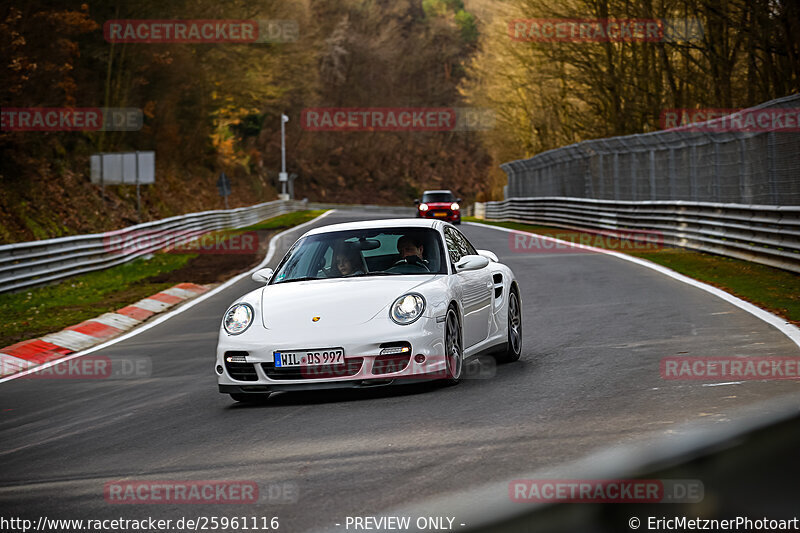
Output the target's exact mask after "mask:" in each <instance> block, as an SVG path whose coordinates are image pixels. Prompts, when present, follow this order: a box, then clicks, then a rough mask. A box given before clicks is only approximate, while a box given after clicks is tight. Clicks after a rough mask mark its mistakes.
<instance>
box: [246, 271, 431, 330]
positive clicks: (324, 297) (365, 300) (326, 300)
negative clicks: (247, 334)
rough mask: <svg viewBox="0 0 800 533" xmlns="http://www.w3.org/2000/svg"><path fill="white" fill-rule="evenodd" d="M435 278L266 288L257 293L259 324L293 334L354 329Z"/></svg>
mask: <svg viewBox="0 0 800 533" xmlns="http://www.w3.org/2000/svg"><path fill="white" fill-rule="evenodd" d="M435 277H436V275H435V274H432V275H411V276H374V277H372V276H370V277H364V278H350V279H342V278H338V279H321V280H313V281H295V282H284V283H277V284H275V285H267V286H266V287H264V288H263V289H262V291H261V316H262V321H263V324H264V327H265V328H267V329H271V330H283V329H294V330H296V329H297V328H298V326H301V327H302V326H304V325H308V326H311V325H312V324H313V323H318V324H319V326H322V327H326V328H328V327H344V326H358V325H360V324H364V323H365V322H367V321H369V320H370V319H372V318H373V317H375V315H377V314H378V313H380V312H381V311H383V310H385V309H387V308H388V306H389V305H391V304H392V302H394V300H395V298H397V297H398V296H401V295H403V294H405V293H407V292H411V291H413V290H415V289H416V288H417V287H419V286H420V285H423V284H424V283H426V282H428V281H430V280H432V279H434V278H435ZM386 313H387V318H388V311H386ZM315 317H319V318H318V319H317V320H314V318H315Z"/></svg>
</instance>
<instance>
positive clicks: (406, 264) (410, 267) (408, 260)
mask: <svg viewBox="0 0 800 533" xmlns="http://www.w3.org/2000/svg"><path fill="white" fill-rule="evenodd" d="M430 271H431V270H430V269H429V268H428V266H427V265H426V264H425V262H424V261H423V260H422V259H420V258H419V257H417V256H416V255H410V256H408V257H404V258H402V259H399V260H397V261H396V262H395V264H393V265H392V266H390V267H389V268H387V269H386V272H397V273H400V274H417V273H424V272H430Z"/></svg>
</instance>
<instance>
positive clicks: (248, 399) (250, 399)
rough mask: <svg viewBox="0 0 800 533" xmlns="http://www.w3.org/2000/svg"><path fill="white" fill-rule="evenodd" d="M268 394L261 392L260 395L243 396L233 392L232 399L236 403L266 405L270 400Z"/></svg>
mask: <svg viewBox="0 0 800 533" xmlns="http://www.w3.org/2000/svg"><path fill="white" fill-rule="evenodd" d="M269 394H270V393H268V392H260V393H258V394H243V393H239V392H232V393H231V399H232V400H233V401H235V402H242V403H264V402H266V401H267V398H269Z"/></svg>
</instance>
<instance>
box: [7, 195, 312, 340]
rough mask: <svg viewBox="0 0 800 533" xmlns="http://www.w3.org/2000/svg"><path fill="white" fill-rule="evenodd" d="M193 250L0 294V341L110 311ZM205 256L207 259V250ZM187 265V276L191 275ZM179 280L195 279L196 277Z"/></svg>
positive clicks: (152, 286)
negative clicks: (0, 317)
mask: <svg viewBox="0 0 800 533" xmlns="http://www.w3.org/2000/svg"><path fill="white" fill-rule="evenodd" d="M323 212H324V211H297V212H293V213H287V214H284V215H280V216H277V217H273V218H270V219H267V220H265V221H263V222H259V223H258V224H254V225H252V226H250V227H248V228H242V229H241V230H237V232H239V231H259V230H268V231H270V232H275V231H281V230H283V229H286V228H290V227H294V226H297V225H299V224H302V223H304V222H307V221H309V220H312V219H313V218H315V217H317V216H319V215H320V214H322V213H323ZM197 257H198V255H197V254H191V253H187V254H176V253H157V254H154V255H153V256H151V257H150V258H146V259H145V258H140V259H137V260H135V261H132V262H130V263H125V264H123V265H118V266H115V267H112V268H109V269H106V270H100V271H97V272H90V273H88V274H82V275H80V276H74V277H71V278H67V279H64V280H61V281H59V282H58V283H56V284H53V285H45V286H42V287H34V288H30V289H23V290H22V291H20V292H14V293H6V294H0V316H4V317H6V319H5V321H4V323H3V328H2V330H0V347H3V346H8V345H10V344H14V343H15V342H19V341H23V340H26V339H32V338H36V337H41V336H42V335H46V334H48V333H52V332H54V331H60V330H62V329H63V328H65V327H68V326H72V325H75V324H78V323H79V322H82V321H84V320H88V319H90V318H94V317H96V316H98V315H101V314H103V313H108V312H112V311H115V310H117V309H119V308H121V307H124V306H126V305H129V304H132V303H134V302H136V301H138V300H141V299H142V298H147V297H148V296H151V295H153V294H155V293H157V292H159V291H162V290H164V289H167V288H169V287H172V286H174V285H176V284H177V283H179V282H180V281H174V279H173V280H171V281H168V282H165V281H159V280H163V279H171V278H176V276H177V277H180V276H179V275H178V273H179V271H180V270H181V269H186V268H187V266H188V265H189V263H190V262H191V261H192V260H193V259H195V258H197ZM204 259H212V260H213V258H209V257H208V256H206V257H205V258H204ZM191 272H192V271H191V270H190V269H188V270H187V276H189V277H191ZM182 281H187V282H196V280H195V279H182Z"/></svg>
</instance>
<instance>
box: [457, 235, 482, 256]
mask: <svg viewBox="0 0 800 533" xmlns="http://www.w3.org/2000/svg"><path fill="white" fill-rule="evenodd" d="M456 235H457V236H458V238H459V240H460V241H461V250H462V251H463V252H464V253H462V254H461V255H462V257H463V256H465V255H478V252H477V251H475V247H474V246H472V243H470V242H469V241H468V240H467V238H466V237H464V234H463V233H461V232H460V231H456Z"/></svg>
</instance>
